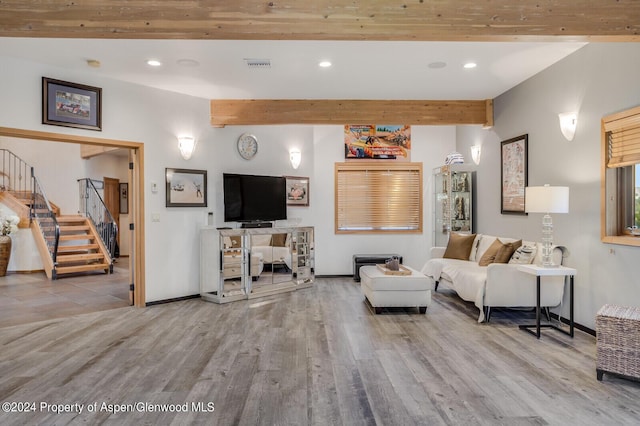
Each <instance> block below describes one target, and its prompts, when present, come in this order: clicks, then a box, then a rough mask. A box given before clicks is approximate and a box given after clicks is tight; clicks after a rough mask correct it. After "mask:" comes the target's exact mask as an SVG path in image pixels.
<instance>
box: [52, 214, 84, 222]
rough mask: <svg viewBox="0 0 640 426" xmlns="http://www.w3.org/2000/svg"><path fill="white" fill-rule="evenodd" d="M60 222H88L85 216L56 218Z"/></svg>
mask: <svg viewBox="0 0 640 426" xmlns="http://www.w3.org/2000/svg"><path fill="white" fill-rule="evenodd" d="M56 219H57V220H58V222H85V221H86V220H87V218H86V217H84V216H75V215H74V216H72V215H62V216H58V217H56Z"/></svg>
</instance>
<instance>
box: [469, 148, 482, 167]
mask: <svg viewBox="0 0 640 426" xmlns="http://www.w3.org/2000/svg"><path fill="white" fill-rule="evenodd" d="M481 153H482V145H473V146H472V147H471V159H473V162H474V163H476V166H477V165H478V164H480V154H481Z"/></svg>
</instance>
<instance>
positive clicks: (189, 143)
mask: <svg viewBox="0 0 640 426" xmlns="http://www.w3.org/2000/svg"><path fill="white" fill-rule="evenodd" d="M178 147H179V148H180V155H182V158H184V159H185V160H188V159H189V158H191V155H193V151H195V149H196V140H195V139H194V138H192V137H191V136H181V137H179V138H178Z"/></svg>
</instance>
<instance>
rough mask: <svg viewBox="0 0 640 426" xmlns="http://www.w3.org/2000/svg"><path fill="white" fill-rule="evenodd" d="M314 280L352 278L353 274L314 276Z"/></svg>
mask: <svg viewBox="0 0 640 426" xmlns="http://www.w3.org/2000/svg"><path fill="white" fill-rule="evenodd" d="M315 277H316V278H347V277H349V278H353V274H348V275H316V276H315Z"/></svg>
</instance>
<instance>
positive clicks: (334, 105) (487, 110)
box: [211, 99, 493, 127]
mask: <svg viewBox="0 0 640 426" xmlns="http://www.w3.org/2000/svg"><path fill="white" fill-rule="evenodd" d="M357 123H391V124H395V123H397V124H414V125H418V124H420V125H458V124H478V125H482V126H486V127H491V126H493V101H491V100H484V101H415V100H350V99H343V100H337V99H278V100H273V99H226V100H212V101H211V125H213V126H215V127H224V126H227V125H268V124H340V125H343V124H357Z"/></svg>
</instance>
